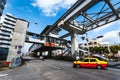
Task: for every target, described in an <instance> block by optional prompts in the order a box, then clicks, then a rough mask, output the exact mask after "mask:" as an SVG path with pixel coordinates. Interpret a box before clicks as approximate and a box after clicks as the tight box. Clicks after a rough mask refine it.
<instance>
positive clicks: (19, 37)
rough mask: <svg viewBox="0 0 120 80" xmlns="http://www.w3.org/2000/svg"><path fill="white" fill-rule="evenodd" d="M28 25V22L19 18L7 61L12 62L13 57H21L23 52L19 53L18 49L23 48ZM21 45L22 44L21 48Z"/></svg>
mask: <svg viewBox="0 0 120 80" xmlns="http://www.w3.org/2000/svg"><path fill="white" fill-rule="evenodd" d="M27 27H28V22H27V21H24V20H20V19H17V21H16V26H15V29H14V32H13V36H12V42H11V45H10V47H9V52H8V57H7V62H11V61H12V59H13V58H16V57H19V56H20V55H21V54H18V53H17V52H18V51H21V52H22V50H23V46H24V42H25V38H26V30H27ZM19 46H22V48H21V49H20V48H19Z"/></svg>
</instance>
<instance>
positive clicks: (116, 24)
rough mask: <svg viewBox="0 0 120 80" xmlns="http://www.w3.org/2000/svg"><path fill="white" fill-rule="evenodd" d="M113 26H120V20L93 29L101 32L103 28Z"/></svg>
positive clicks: (95, 31)
mask: <svg viewBox="0 0 120 80" xmlns="http://www.w3.org/2000/svg"><path fill="white" fill-rule="evenodd" d="M111 26H116V27H120V21H115V22H112V23H109V24H106V25H104V26H101V27H99V28H96V29H94V30H93V32H94V33H98V32H100V31H102V30H105V29H107V28H109V27H111Z"/></svg>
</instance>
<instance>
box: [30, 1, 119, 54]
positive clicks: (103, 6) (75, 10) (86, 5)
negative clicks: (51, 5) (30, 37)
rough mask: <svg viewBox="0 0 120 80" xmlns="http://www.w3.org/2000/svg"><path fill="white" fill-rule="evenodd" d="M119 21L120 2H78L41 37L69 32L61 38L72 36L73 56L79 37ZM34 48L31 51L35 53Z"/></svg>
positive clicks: (37, 46) (37, 48)
mask: <svg viewBox="0 0 120 80" xmlns="http://www.w3.org/2000/svg"><path fill="white" fill-rule="evenodd" d="M119 19H120V1H119V0H78V1H77V2H76V3H75V4H74V5H73V6H72V7H71V8H70V9H69V10H67V11H66V13H64V15H62V16H61V17H60V18H59V19H58V20H57V21H56V22H55V23H54V24H53V25H52V26H51V27H50V28H48V29H46V31H44V32H43V33H41V34H40V35H49V34H50V33H51V32H53V31H54V30H55V29H56V28H60V29H64V30H66V31H68V33H66V34H64V35H62V36H60V37H59V38H65V37H67V36H71V44H72V47H71V50H72V54H74V53H75V52H76V51H77V50H78V41H77V35H82V34H85V33H86V32H88V31H90V30H93V29H96V28H98V27H102V26H104V25H106V24H109V23H111V22H114V21H117V20H119ZM33 45H34V46H36V50H39V45H36V44H33ZM32 47H33V46H32ZM32 47H31V48H30V51H35V50H33V48H32ZM34 49H35V48H34Z"/></svg>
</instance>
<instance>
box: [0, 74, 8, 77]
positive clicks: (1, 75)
mask: <svg viewBox="0 0 120 80" xmlns="http://www.w3.org/2000/svg"><path fill="white" fill-rule="evenodd" d="M7 75H8V74H0V77H4V76H7Z"/></svg>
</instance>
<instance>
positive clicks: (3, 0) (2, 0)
mask: <svg viewBox="0 0 120 80" xmlns="http://www.w3.org/2000/svg"><path fill="white" fill-rule="evenodd" d="M6 1H7V0H0V16H2V13H3V10H4V7H5V4H6Z"/></svg>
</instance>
